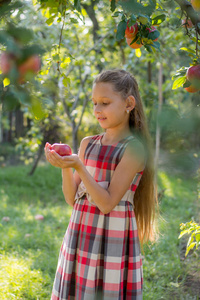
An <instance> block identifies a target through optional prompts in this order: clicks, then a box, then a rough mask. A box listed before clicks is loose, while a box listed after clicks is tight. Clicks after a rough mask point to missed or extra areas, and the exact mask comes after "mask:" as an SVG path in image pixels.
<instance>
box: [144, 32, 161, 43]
mask: <svg viewBox="0 0 200 300" xmlns="http://www.w3.org/2000/svg"><path fill="white" fill-rule="evenodd" d="M159 36H160V32H159V31H158V30H155V31H152V32H149V34H148V36H147V37H148V39H151V40H152V41H154V40H156V39H157V38H158V37H159Z"/></svg>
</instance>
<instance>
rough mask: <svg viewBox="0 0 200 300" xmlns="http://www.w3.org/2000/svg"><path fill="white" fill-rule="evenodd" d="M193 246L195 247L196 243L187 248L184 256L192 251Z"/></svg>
mask: <svg viewBox="0 0 200 300" xmlns="http://www.w3.org/2000/svg"><path fill="white" fill-rule="evenodd" d="M195 245H196V243H195V242H193V243H191V244H190V245H189V246H188V247H187V249H186V252H185V256H187V255H188V253H189V251H190V250H192V249H193V248H194V247H195Z"/></svg>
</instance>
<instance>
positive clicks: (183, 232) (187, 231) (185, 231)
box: [178, 229, 189, 239]
mask: <svg viewBox="0 0 200 300" xmlns="http://www.w3.org/2000/svg"><path fill="white" fill-rule="evenodd" d="M186 233H189V230H188V229H186V230H183V231H181V233H180V235H179V237H178V238H179V239H180V238H181V237H182V236H183V235H185V234H186Z"/></svg>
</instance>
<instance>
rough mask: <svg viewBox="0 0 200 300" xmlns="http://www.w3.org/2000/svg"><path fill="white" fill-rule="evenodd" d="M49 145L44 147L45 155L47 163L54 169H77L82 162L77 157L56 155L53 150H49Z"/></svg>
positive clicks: (74, 155)
mask: <svg viewBox="0 0 200 300" xmlns="http://www.w3.org/2000/svg"><path fill="white" fill-rule="evenodd" d="M50 147H51V144H49V143H46V145H45V148H44V150H45V155H46V159H47V161H48V162H49V163H50V164H51V165H52V166H54V167H58V168H62V169H65V168H74V169H78V168H79V167H80V166H81V164H82V162H81V160H80V159H79V157H78V155H76V154H72V155H68V156H60V155H59V154H58V153H56V152H55V151H54V150H50Z"/></svg>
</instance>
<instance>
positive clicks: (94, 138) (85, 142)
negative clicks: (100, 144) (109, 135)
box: [80, 134, 102, 149]
mask: <svg viewBox="0 0 200 300" xmlns="http://www.w3.org/2000/svg"><path fill="white" fill-rule="evenodd" d="M101 138H102V134H97V135H91V136H86V137H84V138H83V139H82V141H81V144H80V148H85V149H86V147H87V145H88V144H89V143H90V142H92V141H100V140H101Z"/></svg>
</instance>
